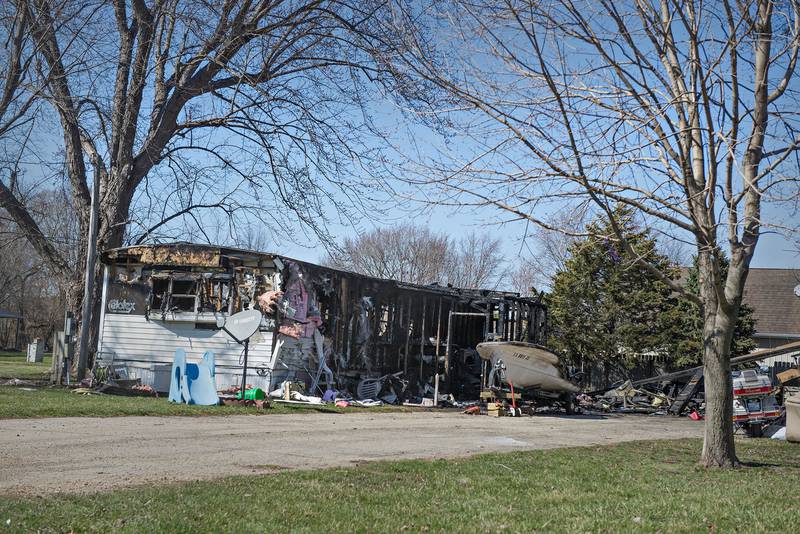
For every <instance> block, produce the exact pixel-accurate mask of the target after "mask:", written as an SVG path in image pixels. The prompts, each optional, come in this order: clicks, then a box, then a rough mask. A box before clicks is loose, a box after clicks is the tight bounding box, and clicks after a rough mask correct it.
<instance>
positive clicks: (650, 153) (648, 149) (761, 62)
mask: <svg viewBox="0 0 800 534" xmlns="http://www.w3.org/2000/svg"><path fill="white" fill-rule="evenodd" d="M439 15H440V17H441V20H442V21H443V22H444V23H446V24H447V27H449V28H450V30H451V32H450V34H448V35H446V36H444V38H443V40H446V42H447V44H446V50H442V54H441V56H431V55H430V54H429V53H428V51H425V50H419V51H418V52H417V53H416V54H413V55H409V56H406V60H407V65H408V67H409V69H414V70H415V71H416V73H417V74H418V75H420V76H421V77H422V78H423V79H425V80H426V82H429V83H430V82H433V83H436V84H438V85H439V86H440V87H441V88H443V89H445V90H447V91H448V92H449V94H450V96H451V97H452V99H453V100H454V102H456V103H457V104H454V105H451V106H450V107H449V109H447V110H446V112H447V113H448V116H449V118H450V119H451V120H452V121H454V123H455V125H456V127H457V128H458V129H459V131H460V132H467V133H471V136H472V143H471V147H472V148H474V149H475V151H476V153H475V154H470V155H469V156H468V158H465V159H466V163H464V161H463V160H462V161H460V162H457V165H458V166H457V167H456V168H457V169H458V172H456V173H453V172H451V173H450V174H448V175H445V176H444V177H443V178H440V179H439V180H437V183H438V184H439V185H440V186H441V188H442V190H443V191H444V193H445V196H446V199H447V202H449V203H452V202H453V198H454V197H455V196H456V195H460V196H461V198H463V199H464V201H465V202H471V203H476V202H477V203H480V204H482V205H487V206H495V207H497V208H499V209H501V210H503V211H505V212H508V213H511V214H513V215H514V216H516V217H519V218H521V219H525V220H528V221H532V222H536V223H539V224H542V225H544V226H548V225H547V223H546V222H545V221H544V220H543V218H542V216H541V213H542V211H541V210H542V209H543V206H544V203H545V199H548V200H550V201H551V202H555V203H563V202H566V201H569V200H571V199H574V200H576V201H578V200H579V201H583V202H585V201H588V202H590V203H591V205H592V206H593V210H594V211H595V212H597V213H600V214H606V215H609V220H610V221H613V218H611V217H610V215H611V214H612V213H613V210H614V206H615V205H616V204H624V205H626V206H629V207H632V208H634V209H635V210H636V211H637V213H638V214H639V215H640V216H642V217H643V218H644V219H645V220H646V221H647V222H648V225H649V226H650V227H651V228H653V230H654V231H657V232H660V233H661V234H667V235H670V236H672V237H673V238H675V239H683V240H687V241H690V242H692V243H693V246H694V247H695V249H696V254H697V255H698V257H699V273H700V292H699V293H700V294H699V296H697V295H691V294H688V293H687V292H686V291H685V290H684V288H683V287H681V286H680V285H678V284H677V283H676V282H675V281H673V280H671V279H670V278H669V277H668V276H667V274H666V273H663V272H660V271H659V270H658V269H656V268H655V267H654V266H650V268H651V269H652V271H653V272H654V274H656V275H657V276H659V277H660V278H661V279H662V280H663V281H664V282H666V283H668V284H670V285H671V286H672V287H673V288H674V289H675V290H676V291H679V292H682V293H683V294H684V296H686V298H689V299H691V300H692V301H693V302H695V303H696V304H697V306H698V309H699V313H701V314H702V317H703V324H704V334H703V337H704V365H705V384H706V425H705V440H704V445H703V451H702V457H701V462H702V464H703V465H706V466H733V465H736V464H737V459H736V453H735V447H734V440H733V424H732V385H731V369H730V357H729V356H730V346H731V338H732V334H733V330H734V325H735V323H736V316H737V311H738V309H739V306H740V303H741V300H742V290H743V288H744V284H745V280H746V278H747V274H748V268H749V265H750V261H751V259H752V258H753V253H754V252H755V249H756V245H757V243H758V238H759V234H760V233H761V232H762V231H763V230H764V229H765V228H767V227H769V226H770V225H772V226H777V224H778V222H777V221H772V222H770V221H768V220H764V215H765V214H766V213H767V211H766V210H765V209H763V206H764V203H765V202H767V201H768V200H771V199H775V200H779V199H780V198H788V197H791V196H792V195H793V193H794V194H796V191H797V183H798V182H797V180H798V179H797V176H798V172H797V161H796V159H795V155H796V153H797V150H798V147H799V146H800V138H798V135H797V132H798V126H800V124H798V113H797V110H798V109H800V105H798V104H799V102H798V76H797V74H796V65H797V59H798V49H799V48H800V6H799V5H798V2H797V1H796V0H788V1H782V2H774V1H771V0H753V1H746V2H730V1H728V0H721V1H720V2H714V3H707V2H696V1H692V0H684V1H669V0H646V1H636V2H633V1H631V2H622V1H611V0H600V1H597V2H589V1H573V0H553V1H549V0H546V1H541V0H536V1H533V0H503V1H501V2H474V1H471V0H453V1H452V2H450V3H448V4H447V5H446V6H444V7H443V8H442V10H441V11H440V12H439ZM442 56H443V57H442ZM432 57H434V58H435V60H434V59H431V58H432ZM473 111H474V112H475V113H471V112H473ZM462 146H467V147H469V145H467V144H466V143H464V144H463V145H462ZM424 181H425V180H420V183H422V182H424ZM537 210H538V212H537ZM615 232H616V239H617V240H619V241H620V243H621V245H622V246H624V247H626V248H627V249H628V252H629V253H630V255H631V256H632V257H634V258H637V257H638V258H640V259H639V260H637V261H639V262H642V263H645V262H644V260H642V259H641V257H640V256H638V255H637V253H636V251H635V250H632V249H631V246H630V244H628V243H626V242H625V240H624V238H623V236H622V235H621V233H620V232H619V229H618V228H616V227H615ZM611 237H612V238H614V237H615V236H611ZM725 254H727V255H729V256H730V268H729V269H728V271H727V274H724V271H723V269H722V268H721V262H722V258H723V256H724V255H725Z"/></svg>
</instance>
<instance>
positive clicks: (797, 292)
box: [794, 284, 800, 297]
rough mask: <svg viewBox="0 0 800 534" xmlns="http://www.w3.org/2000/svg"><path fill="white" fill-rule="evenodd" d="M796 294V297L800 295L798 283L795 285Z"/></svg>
mask: <svg viewBox="0 0 800 534" xmlns="http://www.w3.org/2000/svg"><path fill="white" fill-rule="evenodd" d="M794 295H795V296H796V297H800V284H797V285H796V286H794Z"/></svg>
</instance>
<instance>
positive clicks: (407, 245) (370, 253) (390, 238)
mask: <svg viewBox="0 0 800 534" xmlns="http://www.w3.org/2000/svg"><path fill="white" fill-rule="evenodd" d="M326 262H327V263H328V264H329V265H331V266H333V267H337V268H340V269H345V270H348V271H352V272H356V273H360V274H366V275H369V276H375V277H378V278H388V279H392V280H398V281H400V282H408V283H412V284H423V285H427V284H433V283H438V284H441V285H445V284H450V285H452V286H455V287H460V288H494V287H497V283H498V279H497V278H498V274H499V271H500V267H501V265H502V263H503V256H502V253H501V251H500V241H499V240H498V239H496V238H493V237H491V236H488V235H484V234H477V233H475V232H472V233H470V234H468V235H466V236H464V237H463V238H461V239H451V238H449V237H448V236H447V235H445V234H438V233H436V232H433V231H431V230H430V229H429V228H426V227H422V226H417V225H414V224H403V225H400V226H396V227H393V228H377V229H375V230H372V231H370V232H366V233H364V234H363V235H361V236H358V237H356V238H346V239H345V240H344V242H343V244H342V246H341V250H340V251H337V252H333V253H331V254H329V256H328V258H327V260H326Z"/></svg>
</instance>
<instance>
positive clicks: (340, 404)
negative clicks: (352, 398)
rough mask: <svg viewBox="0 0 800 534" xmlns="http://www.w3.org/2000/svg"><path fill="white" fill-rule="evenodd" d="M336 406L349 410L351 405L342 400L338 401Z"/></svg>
mask: <svg viewBox="0 0 800 534" xmlns="http://www.w3.org/2000/svg"><path fill="white" fill-rule="evenodd" d="M336 406H337V407H338V408H347V407H348V406H350V403H349V402H347V401H344V400H340V401H336Z"/></svg>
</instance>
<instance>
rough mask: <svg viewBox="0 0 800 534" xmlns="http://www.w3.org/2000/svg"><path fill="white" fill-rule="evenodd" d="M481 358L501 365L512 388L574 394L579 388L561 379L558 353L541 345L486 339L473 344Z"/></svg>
mask: <svg viewBox="0 0 800 534" xmlns="http://www.w3.org/2000/svg"><path fill="white" fill-rule="evenodd" d="M475 348H476V349H477V350H478V354H480V356H481V358H483V359H484V360H488V361H489V362H491V364H492V366H494V365H496V364H497V362H498V360H502V361H503V364H505V379H506V382H510V383H511V384H512V385H513V386H514V388H519V389H525V388H535V389H541V390H544V391H556V392H559V391H563V392H569V393H577V392H578V391H580V388H578V386H576V385H575V384H573V383H572V382H569V381H568V380H565V379H564V378H563V377H562V375H561V370H560V369H559V360H558V356H556V355H555V354H553V353H552V352H550V351H549V350H547V349H545V348H544V347H542V346H539V345H534V344H533V343H523V342H521V341H487V342H486V343H480V344H479V345H478V346H477V347H475Z"/></svg>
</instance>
